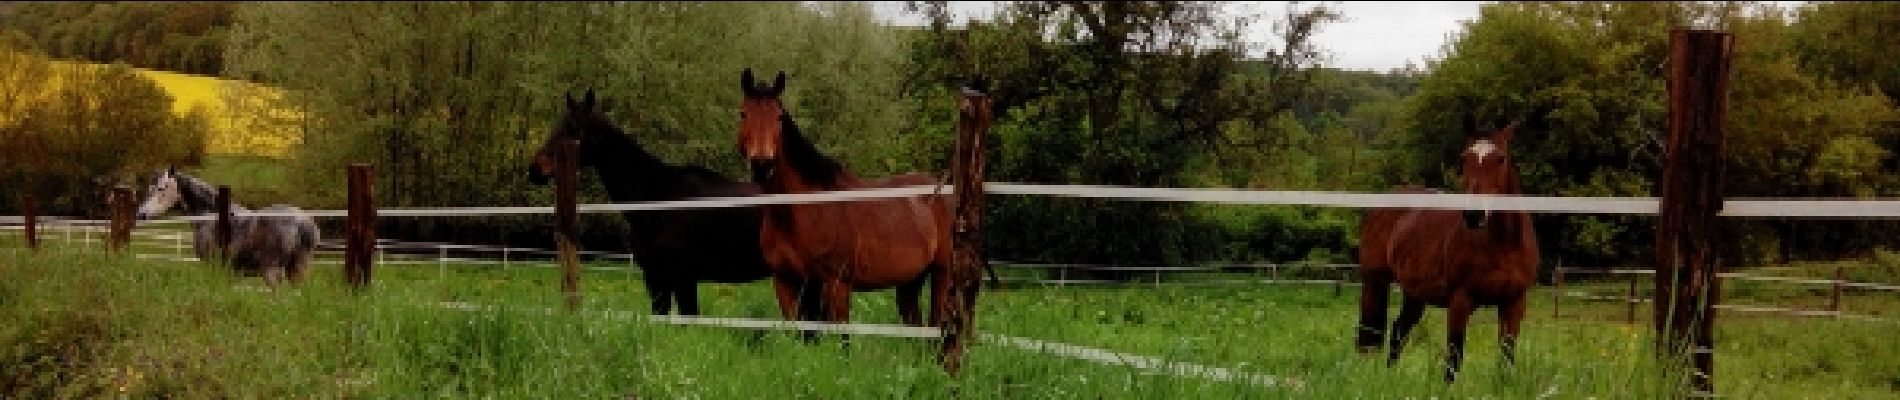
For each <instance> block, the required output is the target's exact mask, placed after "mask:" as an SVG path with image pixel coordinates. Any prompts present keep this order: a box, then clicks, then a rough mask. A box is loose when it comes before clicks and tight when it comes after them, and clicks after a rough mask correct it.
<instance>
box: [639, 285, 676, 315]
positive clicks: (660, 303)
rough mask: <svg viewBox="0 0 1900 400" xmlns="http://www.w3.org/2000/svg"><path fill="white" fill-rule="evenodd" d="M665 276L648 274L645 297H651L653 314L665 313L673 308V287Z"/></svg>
mask: <svg viewBox="0 0 1900 400" xmlns="http://www.w3.org/2000/svg"><path fill="white" fill-rule="evenodd" d="M667 278H668V277H667V276H664V275H661V276H648V277H647V279H646V286H647V297H648V298H650V299H653V315H666V313H667V311H668V310H670V309H672V308H673V288H672V286H673V285H672V282H669V281H670V279H667Z"/></svg>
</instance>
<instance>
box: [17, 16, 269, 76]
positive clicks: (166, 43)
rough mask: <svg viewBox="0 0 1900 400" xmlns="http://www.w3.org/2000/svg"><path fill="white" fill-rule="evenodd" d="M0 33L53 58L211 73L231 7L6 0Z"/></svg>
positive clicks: (219, 61)
mask: <svg viewBox="0 0 1900 400" xmlns="http://www.w3.org/2000/svg"><path fill="white" fill-rule="evenodd" d="M0 3H3V4H0V30H11V31H15V32H21V33H23V34H24V36H25V37H26V38H27V40H28V41H30V42H31V43H32V44H33V46H34V47H37V48H38V49H39V50H40V51H42V52H44V53H46V54H47V55H50V56H53V57H55V58H62V59H73V60H87V61H93V62H99V63H113V62H124V63H126V64H130V65H132V66H135V67H140V68H148V69H157V70H166V71H178V72H185V73H192V74H199V75H214V76H215V75H218V74H219V73H221V72H223V69H224V45H225V37H226V33H227V32H228V31H229V29H230V25H231V22H232V16H233V15H234V12H235V11H236V10H237V8H238V5H239V4H240V3H239V2H234V1H7V2H0Z"/></svg>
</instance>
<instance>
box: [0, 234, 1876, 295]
mask: <svg viewBox="0 0 1900 400" xmlns="http://www.w3.org/2000/svg"><path fill="white" fill-rule="evenodd" d="M98 222H108V221H98ZM47 225H48V226H47V227H48V228H52V229H53V230H59V229H70V228H73V227H70V226H65V227H61V226H59V224H47ZM21 229H23V228H22V227H19V226H13V225H0V230H21ZM78 230H83V231H88V232H97V233H103V232H104V231H105V229H104V228H103V227H92V226H84V227H80V228H78ZM133 235H134V236H140V237H146V238H152V239H159V240H174V241H176V240H187V241H188V240H189V237H187V233H181V232H165V233H159V232H149V231H138V230H134V231H133ZM75 241H76V242H81V243H95V242H99V241H98V240H92V239H81V240H75ZM376 241H377V245H376V246H375V247H376V249H377V250H378V253H382V251H384V250H417V251H418V253H414V254H423V253H421V252H420V251H422V250H465V251H477V252H506V253H518V254H542V255H555V254H558V253H559V252H558V251H555V250H551V249H542V248H531V247H513V246H484V245H470V244H455V243H442V242H406V241H400V240H396V239H387V238H384V239H377V240H376ZM142 244H143V245H144V246H146V247H160V248H173V249H184V250H189V249H190V248H191V246H190V245H189V244H159V243H151V242H142ZM342 247H343V246H342V241H341V240H336V239H331V240H325V241H322V242H321V243H319V245H318V248H319V249H323V250H319V252H320V253H329V252H335V251H340V250H341V249H342ZM576 253H577V254H581V255H587V256H593V257H595V259H596V260H602V259H607V260H625V261H629V262H631V261H632V260H633V259H634V256H633V255H632V254H626V253H613V252H605V251H577V252H576ZM174 258H176V260H174V261H195V260H197V258H196V257H174ZM437 261H442V262H457V263H466V264H506V263H510V262H511V261H510V260H509V259H504V260H500V261H490V260H481V259H474V258H458V257H438V258H437V259H431V260H428V261H416V262H404V261H392V265H402V264H414V265H423V264H428V263H433V262H437ZM378 263H379V264H380V263H382V262H378ZM988 263H989V264H990V265H991V266H995V267H999V268H1011V269H1062V270H1088V271H1122V272H1157V273H1159V272H1207V273H1225V272H1227V271H1224V270H1225V269H1238V268H1251V269H1256V270H1267V271H1274V270H1279V271H1277V272H1286V271H1289V270H1299V269H1309V270H1310V269H1353V268H1358V264H1335V263H1234V262H1223V261H1209V262H1201V263H1198V264H1199V265H1195V266H1114V265H1109V264H1086V263H1039V262H1018V261H1007V260H990V261H989V262H988ZM588 269H590V270H608V269H606V268H601V267H589V268H588ZM1564 273H1565V274H1639V275H1653V274H1655V273H1656V271H1655V270H1650V269H1591V268H1565V269H1564ZM1716 275H1717V276H1718V277H1721V278H1725V279H1741V280H1750V281H1778V282H1787V283H1794V284H1808V285H1833V284H1835V283H1836V282H1839V283H1840V285H1841V286H1844V287H1852V288H1860V289H1867V290H1879V291H1897V292H1900V285H1892V284H1884V283H1877V282H1855V281H1848V280H1836V279H1825V278H1813V277H1786V276H1764V275H1755V274H1748V273H1741V272H1723V273H1718V274H1716ZM999 280H1002V281H1005V282H1017V283H1035V284H1048V285H1115V284H1143V283H1144V282H1140V281H1119V280H1105V279H1027V278H1009V277H999ZM1277 283H1297V284H1342V285H1349V286H1357V283H1356V282H1352V281H1348V280H1332V279H1228V280H1204V281H1194V282H1168V283H1167V284H1171V285H1184V286H1224V285H1245V284H1277Z"/></svg>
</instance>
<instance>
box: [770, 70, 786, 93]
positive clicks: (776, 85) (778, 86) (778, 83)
mask: <svg viewBox="0 0 1900 400" xmlns="http://www.w3.org/2000/svg"><path fill="white" fill-rule="evenodd" d="M779 93H785V71H779V72H778V76H776V77H773V78H772V95H773V96H777V95H778V94H779Z"/></svg>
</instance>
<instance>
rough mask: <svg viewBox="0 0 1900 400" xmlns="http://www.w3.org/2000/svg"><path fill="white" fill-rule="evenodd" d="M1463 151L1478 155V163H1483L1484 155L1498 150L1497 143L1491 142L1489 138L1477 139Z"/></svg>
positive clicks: (1487, 155)
mask: <svg viewBox="0 0 1900 400" xmlns="http://www.w3.org/2000/svg"><path fill="white" fill-rule="evenodd" d="M1465 152H1466V153H1471V154H1472V155H1475V156H1478V164H1479V165H1483V164H1484V158H1485V157H1490V156H1491V154H1494V153H1497V152H1498V145H1496V144H1492V143H1491V140H1489V139H1478V141H1477V142H1474V143H1472V144H1471V148H1468V149H1465Z"/></svg>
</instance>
